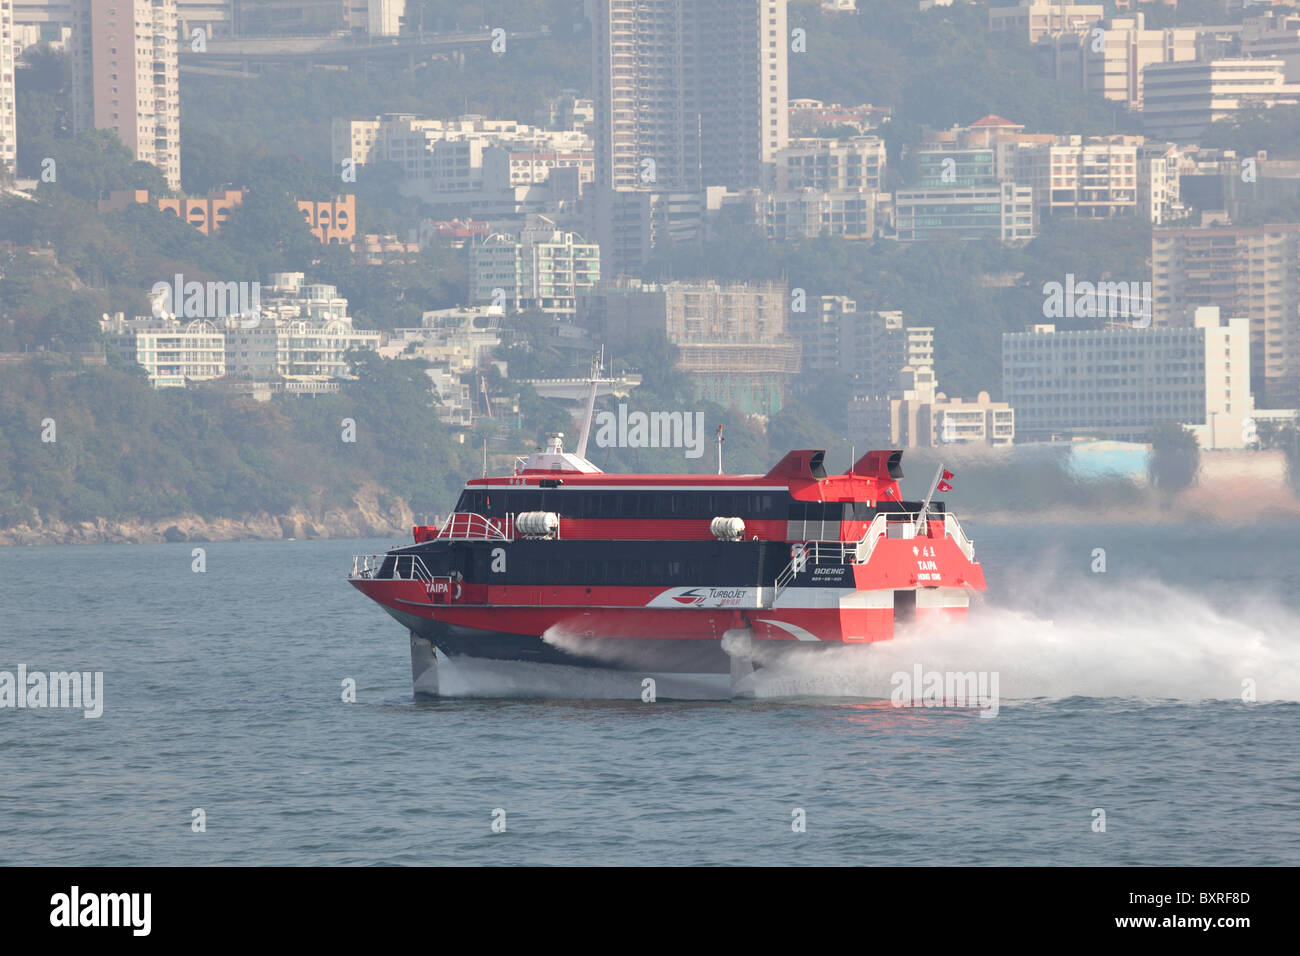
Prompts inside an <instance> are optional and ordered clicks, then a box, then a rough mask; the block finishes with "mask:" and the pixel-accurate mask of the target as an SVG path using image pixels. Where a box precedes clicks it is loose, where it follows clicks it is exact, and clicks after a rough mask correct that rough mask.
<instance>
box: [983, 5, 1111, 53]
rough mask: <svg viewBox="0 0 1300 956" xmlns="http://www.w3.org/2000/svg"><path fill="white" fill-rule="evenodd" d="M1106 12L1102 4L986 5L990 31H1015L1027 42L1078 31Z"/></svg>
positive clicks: (1103, 15) (1098, 20) (1097, 20)
mask: <svg viewBox="0 0 1300 956" xmlns="http://www.w3.org/2000/svg"><path fill="white" fill-rule="evenodd" d="M1105 16H1106V8H1105V7H1104V6H1103V5H1101V4H1071V3H1051V2H1049V0H1020V4H1019V5H1018V6H1014V7H989V32H990V33H1015V34H1017V35H1019V36H1021V37H1024V39H1025V41H1026V42H1027V43H1037V42H1038V40H1039V38H1040V37H1044V36H1052V35H1054V34H1059V33H1081V32H1084V31H1086V30H1087V29H1088V28H1089V27H1091V26H1092V25H1093V24H1095V23H1098V22H1100V21H1101V20H1102V18H1103V17H1105Z"/></svg>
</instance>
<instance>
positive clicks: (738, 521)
mask: <svg viewBox="0 0 1300 956" xmlns="http://www.w3.org/2000/svg"><path fill="white" fill-rule="evenodd" d="M594 391H595V390H594V387H593V389H592V395H591V399H590V401H591V403H594ZM590 410H591V404H589V406H588V416H587V424H586V425H584V428H583V434H582V437H581V438H580V441H579V444H578V448H577V451H576V453H568V452H565V451H564V450H563V436H562V435H553V436H550V438H549V443H548V446H547V448H546V449H545V450H544V451H539V452H537V453H535V454H533V455H532V456H530V457H529V458H528V459H526V460H523V459H518V460H517V461H516V467H515V469H514V473H513V474H510V475H506V476H503V477H492V478H480V479H474V480H472V481H470V482H469V483H468V484H467V486H466V488H465V490H464V492H463V493H462V494H461V496H460V500H459V501H458V502H457V504H456V510H455V512H454V513H453V514H451V515H450V516H449V517H448V518H447V519H446V520H445V521H443V522H442V523H441V524H440V525H439V526H437V527H417V528H416V529H415V542H414V543H413V544H411V545H408V546H405V547H400V548H394V549H393V550H391V551H389V552H388V553H386V554H382V555H358V556H356V557H355V558H354V560H353V567H352V573H351V575H350V580H351V583H352V584H353V585H354V586H355V587H356V588H357V589H358V590H360V591H361V592H362V593H364V594H365V595H366V596H367V597H369V598H371V599H373V600H375V601H377V602H379V604H381V605H382V606H383V607H384V609H385V610H386V611H387V612H388V613H389V614H391V615H392V616H393V617H394V618H396V619H397V620H398V621H400V622H401V623H402V625H403V626H404V627H406V628H407V629H408V630H409V632H410V639H411V665H412V674H413V678H414V682H415V690H416V693H417V694H438V693H440V692H446V691H445V689H444V688H440V680H439V670H440V667H444V668H445V667H447V666H448V665H456V664H471V663H472V664H483V665H487V666H490V667H494V668H500V667H505V666H508V665H522V666H523V667H524V669H525V670H533V671H537V670H540V669H547V670H550V669H556V668H559V669H565V670H566V671H568V672H569V673H570V675H571V676H573V677H574V678H575V679H576V680H577V681H578V683H576V684H574V683H572V682H570V683H568V684H567V686H568V687H570V688H577V690H575V691H573V695H574V696H584V695H583V693H582V691H581V688H582V686H583V681H584V679H589V680H590V681H591V683H592V684H593V686H594V685H595V684H596V683H599V684H600V686H601V687H602V688H603V689H602V691H601V692H600V693H599V694H596V695H593V696H611V694H610V693H609V692H608V688H609V687H610V686H613V687H615V688H616V690H615V692H614V694H613V695H612V696H628V697H638V696H642V695H643V693H644V688H645V687H646V686H647V685H646V681H645V679H646V678H652V679H653V680H654V681H655V682H656V686H657V691H656V693H657V694H658V695H659V696H664V697H711V698H714V697H726V696H732V695H743V694H744V693H745V686H746V678H747V677H748V676H749V675H750V674H752V673H753V667H754V661H755V660H756V659H757V660H760V661H762V660H771V659H773V658H780V657H782V656H784V655H787V654H803V653H814V652H816V651H818V650H821V649H824V648H828V647H843V646H845V645H867V644H870V643H872V642H875V641H883V640H888V639H890V638H891V637H893V636H894V634H895V633H896V631H897V630H898V629H899V628H900V627H902V626H905V625H907V624H908V623H909V622H913V621H920V620H924V619H925V618H930V617H935V616H942V615H965V613H966V610H967V607H968V605H969V603H970V593H971V592H972V591H977V590H983V589H984V587H985V584H984V573H983V570H982V569H981V567H980V564H979V562H978V561H976V560H975V553H974V548H973V546H972V544H971V542H970V540H969V539H968V538H967V537H966V535H965V534H964V533H963V531H962V528H961V525H960V524H959V523H958V522H957V519H956V517H955V516H954V515H952V514H949V513H948V512H947V511H946V509H945V508H944V507H943V506H942V505H941V504H938V503H932V502H931V498H932V497H933V494H934V492H935V490H936V489H937V490H940V491H943V490H947V488H948V487H949V486H948V485H947V482H946V479H948V478H951V477H952V476H951V474H949V473H948V472H945V471H943V469H942V467H940V470H939V473H938V474H937V475H936V476H935V480H934V482H933V483H932V484H931V486H930V492H929V494H927V495H926V498H925V499H924V500H923V501H911V502H909V501H903V500H901V497H900V491H899V485H898V479H899V478H901V477H902V476H903V473H902V469H901V466H900V463H901V460H902V454H903V453H902V452H901V451H898V450H881V451H870V452H867V453H866V454H865V455H863V456H862V457H861V458H859V459H858V460H857V461H856V462H854V464H853V466H852V467H851V468H850V469H849V470H848V471H847V472H845V473H843V474H828V473H827V472H826V470H825V467H824V463H825V453H824V452H823V451H818V450H799V451H792V452H790V453H789V454H787V455H786V456H785V457H784V458H782V459H781V461H779V462H778V463H777V464H776V466H775V467H773V468H772V469H771V470H770V471H768V472H767V474H764V475H732V474H721V473H719V474H716V475H710V474H680V475H645V474H641V475H636V474H606V473H604V472H602V471H601V470H600V469H598V468H597V467H595V466H594V465H593V464H591V462H589V461H587V460H586V458H585V449H586V444H587V436H588V434H589V433H590V421H591V415H590ZM738 647H740V648H743V647H748V648H751V649H753V648H759V649H761V650H762V651H763V653H762V654H750V655H744V656H742V655H739V654H737V653H736V652H735V651H736V648H738ZM596 671H600V672H602V674H601V677H600V679H599V681H597V678H596ZM611 681H612V684H611ZM511 686H512V687H518V686H520V685H518V684H512V685H511Z"/></svg>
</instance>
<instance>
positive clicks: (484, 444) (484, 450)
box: [483, 435, 488, 478]
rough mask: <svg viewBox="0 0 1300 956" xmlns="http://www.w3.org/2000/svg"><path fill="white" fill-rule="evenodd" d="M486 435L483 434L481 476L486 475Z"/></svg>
mask: <svg viewBox="0 0 1300 956" xmlns="http://www.w3.org/2000/svg"><path fill="white" fill-rule="evenodd" d="M487 443H488V440H487V436H486V435H484V436H483V477H484V478H486V477H487Z"/></svg>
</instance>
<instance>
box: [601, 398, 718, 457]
mask: <svg viewBox="0 0 1300 956" xmlns="http://www.w3.org/2000/svg"><path fill="white" fill-rule="evenodd" d="M596 445H597V446H598V447H600V448H685V449H686V457H687V458H699V457H700V456H702V455H703V454H704V413H703V412H696V413H695V414H694V416H692V415H691V413H690V412H650V413H649V414H647V413H645V412H632V413H631V414H629V413H628V410H627V406H626V405H623V404H620V405H619V406H618V414H617V415H615V414H614V413H613V412H600V413H599V414H597V415H596Z"/></svg>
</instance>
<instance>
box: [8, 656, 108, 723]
mask: <svg viewBox="0 0 1300 956" xmlns="http://www.w3.org/2000/svg"><path fill="white" fill-rule="evenodd" d="M5 707H17V708H27V707H31V708H33V709H35V708H39V707H78V708H80V709H81V711H82V714H81V716H82V717H86V718H89V719H91V720H94V719H95V718H97V717H100V716H102V715H103V713H104V672H103V671H93V672H92V671H85V672H78V671H50V672H49V673H48V674H45V673H41V672H39V671H36V672H33V673H31V674H29V673H27V665H26V664H19V665H18V673H17V674H14V673H13V672H12V671H0V710H2V709H4V708H5Z"/></svg>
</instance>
